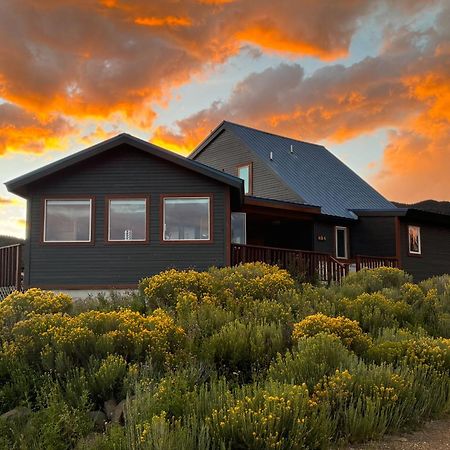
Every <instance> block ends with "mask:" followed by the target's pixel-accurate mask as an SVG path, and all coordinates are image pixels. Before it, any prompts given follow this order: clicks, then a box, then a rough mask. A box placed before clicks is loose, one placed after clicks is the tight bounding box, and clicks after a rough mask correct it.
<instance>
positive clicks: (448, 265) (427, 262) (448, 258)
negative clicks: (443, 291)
mask: <svg viewBox="0 0 450 450" xmlns="http://www.w3.org/2000/svg"><path fill="white" fill-rule="evenodd" d="M408 225H418V226H420V236H421V241H422V242H421V243H422V255H420V256H411V255H409V254H408ZM400 236H401V255H402V258H401V259H402V268H403V269H404V270H405V271H406V272H408V273H410V274H411V275H412V276H413V277H414V281H416V282H417V281H421V280H424V279H426V278H429V277H432V276H434V275H441V274H444V273H447V274H449V273H450V228H449V227H445V226H439V225H432V224H429V223H418V222H409V221H407V219H402V221H401V224H400Z"/></svg>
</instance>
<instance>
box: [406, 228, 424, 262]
mask: <svg viewBox="0 0 450 450" xmlns="http://www.w3.org/2000/svg"><path fill="white" fill-rule="evenodd" d="M410 228H418V229H419V251H418V252H413V251H411V246H410V241H409V229H410ZM407 238H408V256H418V257H421V256H422V230H421V227H420V225H411V224H408V227H407Z"/></svg>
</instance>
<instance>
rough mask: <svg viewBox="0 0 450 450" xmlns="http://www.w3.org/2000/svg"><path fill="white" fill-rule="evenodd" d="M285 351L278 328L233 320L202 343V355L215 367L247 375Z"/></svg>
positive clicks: (284, 344) (281, 334)
mask: <svg viewBox="0 0 450 450" xmlns="http://www.w3.org/2000/svg"><path fill="white" fill-rule="evenodd" d="M285 348H286V343H285V337H284V333H283V329H282V327H281V325H279V324H276V323H270V324H269V323H264V322H261V323H257V322H248V323H242V322H240V321H238V320H236V321H234V322H230V323H228V324H226V325H225V326H224V327H223V328H222V329H221V330H220V331H218V332H217V333H215V334H214V335H212V336H211V337H210V338H209V339H208V340H207V341H206V342H205V344H204V346H203V352H204V354H205V355H206V356H207V358H208V359H210V360H211V361H213V362H214V363H215V364H216V365H217V366H218V367H219V368H221V369H223V370H225V371H226V370H229V371H230V372H231V371H241V372H243V373H244V376H248V375H249V373H250V371H251V369H252V368H256V367H257V366H258V367H260V366H264V365H266V364H268V363H269V362H270V360H271V359H272V358H273V357H274V356H275V355H276V354H277V353H278V352H282V351H283V350H284V349H285Z"/></svg>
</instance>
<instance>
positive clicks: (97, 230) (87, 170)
mask: <svg viewBox="0 0 450 450" xmlns="http://www.w3.org/2000/svg"><path fill="white" fill-rule="evenodd" d="M29 192H30V194H31V198H30V201H29V211H28V214H29V220H30V222H29V223H31V228H30V238H29V246H28V247H29V248H28V252H29V254H28V258H29V263H28V265H27V269H28V270H27V273H26V276H25V279H26V281H27V284H28V286H35V287H48V288H52V289H55V288H60V289H74V288H75V289H81V288H86V289H95V288H99V289H102V288H113V287H116V288H120V287H124V288H125V287H133V286H136V284H137V282H138V281H139V279H141V278H142V277H144V276H148V275H152V274H155V273H158V272H160V271H161V270H164V269H166V268H170V267H176V268H180V269H184V268H191V267H192V268H197V269H200V270H202V269H206V268H208V267H209V266H212V265H216V266H224V265H226V263H227V259H228V258H229V244H228V239H227V235H228V231H229V230H228V226H227V225H228V219H227V217H228V208H229V187H228V186H226V185H224V184H221V183H219V182H217V181H215V180H212V179H210V178H208V177H205V176H203V175H200V174H197V173H195V172H191V171H189V170H187V169H184V168H181V167H179V166H177V165H175V164H171V163H169V162H167V161H164V160H161V159H159V158H157V157H154V156H151V155H149V154H146V153H144V152H142V151H139V150H136V149H133V148H131V147H128V146H120V147H117V148H116V149H112V150H109V151H107V152H106V153H104V154H102V155H99V156H96V157H92V158H90V159H89V160H88V161H86V162H83V163H79V164H78V165H76V166H72V167H71V168H68V169H66V170H64V171H61V172H59V173H57V174H55V175H53V176H50V177H48V178H46V179H43V180H40V181H39V182H36V183H35V184H34V185H33V186H30V188H29ZM112 194H147V195H149V196H150V227H149V228H150V231H149V237H150V242H149V243H142V244H140V243H139V244H138V243H115V244H108V243H106V242H105V240H106V233H107V230H106V229H105V209H106V208H105V196H108V195H112ZM161 194H211V195H212V205H211V209H212V238H213V240H212V242H211V243H206V242H205V243H166V242H162V241H161V233H162V230H161V211H160V205H161V199H160V195H161ZM65 195H87V196H95V200H94V203H95V208H94V217H95V221H94V229H93V233H94V243H93V244H72V245H71V244H47V243H42V242H41V241H42V231H43V230H42V216H43V208H42V206H43V199H44V198H45V197H46V196H61V197H64V196H65Z"/></svg>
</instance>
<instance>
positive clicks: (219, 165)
mask: <svg viewBox="0 0 450 450" xmlns="http://www.w3.org/2000/svg"><path fill="white" fill-rule="evenodd" d="M195 159H196V160H197V161H199V162H201V163H203V164H207V165H208V166H211V167H214V168H215V169H218V170H222V171H224V172H227V173H229V174H231V175H235V176H237V167H238V166H239V165H243V164H246V163H249V162H252V163H253V193H252V195H254V196H256V197H263V198H273V199H275V200H284V201H293V202H302V199H301V198H300V197H299V196H298V195H297V194H296V193H295V192H293V191H292V190H291V189H289V188H288V187H287V186H286V185H285V184H284V183H283V182H282V181H281V180H280V179H279V178H278V176H277V175H276V174H275V173H273V172H272V171H271V170H270V169H269V168H268V167H267V166H266V164H264V162H262V161H261V160H260V159H259V157H258V156H257V155H255V154H254V153H253V152H252V151H251V150H249V149H248V148H247V146H246V145H245V144H244V143H243V142H242V141H241V140H240V139H239V138H238V137H237V136H235V135H234V134H233V133H232V132H230V131H228V130H225V131H223V132H222V133H221V134H219V136H217V137H216V139H214V140H213V141H212V142H211V143H210V144H208V146H207V147H206V148H205V149H204V150H203V151H202V152H201V153H200V154H199V155H198V156H197V157H196V158H195Z"/></svg>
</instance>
